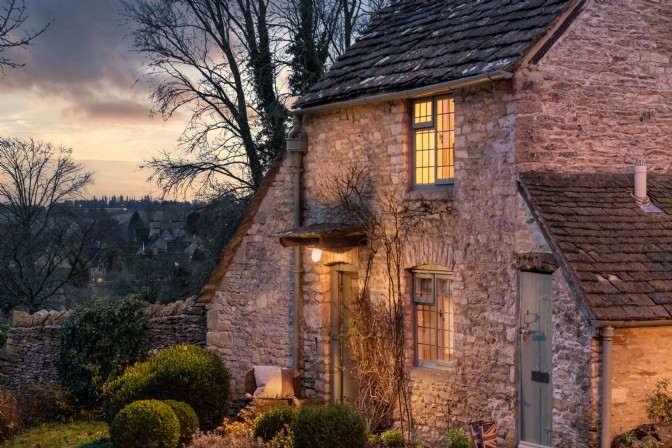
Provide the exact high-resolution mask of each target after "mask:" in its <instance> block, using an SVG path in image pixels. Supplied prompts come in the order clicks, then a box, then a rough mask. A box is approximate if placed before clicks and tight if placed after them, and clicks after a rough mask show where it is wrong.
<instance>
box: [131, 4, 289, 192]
mask: <svg viewBox="0 0 672 448" xmlns="http://www.w3.org/2000/svg"><path fill="white" fill-rule="evenodd" d="M123 3H124V14H125V15H126V17H128V18H129V19H130V21H131V22H132V23H134V24H135V26H136V28H135V31H134V32H133V37H134V46H135V48H136V50H137V51H139V52H141V53H143V54H145V56H146V57H147V67H148V69H149V74H150V77H151V78H152V80H153V81H154V82H155V86H154V93H153V95H152V99H153V100H154V103H155V112H158V113H161V114H162V115H163V116H164V117H165V118H168V117H170V116H172V115H173V114H175V113H176V112H177V111H181V110H185V111H187V112H188V113H189V114H190V115H191V120H190V122H189V125H188V127H187V129H186V130H185V132H184V134H183V136H182V140H181V149H183V150H184V152H185V153H186V154H184V155H178V156H174V155H172V154H171V153H170V152H168V151H164V152H163V153H162V154H161V156H160V157H156V158H154V159H152V160H150V161H148V162H147V165H148V166H149V167H151V168H152V169H153V170H154V173H155V174H154V180H156V181H157V182H158V184H159V185H160V186H161V187H162V188H163V189H164V191H167V192H171V191H172V192H176V191H179V190H180V189H181V188H183V187H191V186H199V187H205V188H206V189H214V190H222V189H224V190H227V191H239V192H243V193H250V192H253V191H256V189H257V188H258V187H259V185H260V184H261V180H262V178H263V175H264V172H265V170H266V169H267V167H268V165H269V164H270V162H271V161H272V160H273V158H274V156H275V154H276V153H277V151H279V149H280V145H281V142H282V139H283V137H284V132H285V122H286V120H287V116H288V112H287V109H286V107H285V106H284V105H283V103H282V101H281V100H280V95H279V94H278V90H277V87H276V81H277V75H278V70H277V68H276V67H275V58H274V51H275V49H274V48H273V46H272V45H273V42H274V40H273V39H272V29H271V27H270V24H269V23H270V22H269V21H270V11H269V6H270V3H269V0H254V1H252V0H235V1H234V0H232V1H225V0H137V1H136V0H133V1H131V0H129V1H124V2H123Z"/></svg>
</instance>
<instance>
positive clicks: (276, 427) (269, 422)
mask: <svg viewBox="0 0 672 448" xmlns="http://www.w3.org/2000/svg"><path fill="white" fill-rule="evenodd" d="M295 413H296V410H295V409H294V408H291V407H289V406H282V407H277V408H273V409H269V410H268V411H266V412H264V413H263V414H261V416H259V418H258V419H257V421H256V423H255V425H254V430H253V434H254V437H261V438H262V439H263V440H264V442H269V441H270V440H271V439H272V438H273V437H275V435H276V434H278V433H279V432H280V431H282V430H283V429H284V428H285V425H291V423H292V419H293V418H294V414H295Z"/></svg>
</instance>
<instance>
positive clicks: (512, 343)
mask: <svg viewBox="0 0 672 448" xmlns="http://www.w3.org/2000/svg"><path fill="white" fill-rule="evenodd" d="M454 96H455V104H456V116H455V122H456V129H455V142H456V151H455V157H456V175H455V187H454V189H453V190H452V191H444V192H432V193H425V194H423V193H419V192H412V191H408V173H407V166H408V152H409V145H408V133H409V132H408V129H409V123H408V120H409V114H408V110H407V105H406V104H405V103H384V104H378V105H368V106H361V107H356V108H350V109H346V110H338V111H333V112H326V113H322V114H318V115H314V116H309V117H308V118H307V119H306V120H305V128H306V131H307V133H308V137H309V151H308V154H307V155H306V159H305V167H306V171H305V177H306V186H307V191H306V198H307V202H306V212H307V216H308V220H309V222H320V220H324V219H325V212H324V210H323V207H322V206H321V204H320V201H319V200H318V198H319V197H320V192H321V191H323V190H324V187H323V186H321V185H323V184H324V178H325V176H326V175H328V174H327V173H330V174H331V175H334V174H337V173H339V172H343V171H344V170H345V169H347V167H348V166H355V167H358V168H365V169H366V172H367V173H368V177H369V179H370V181H371V182H372V186H373V191H374V196H375V195H376V194H378V195H379V196H380V195H384V194H390V195H392V196H395V197H400V198H405V200H406V201H415V200H419V198H420V197H422V196H425V199H429V200H430V202H433V203H434V204H435V206H436V209H437V210H438V211H439V213H436V214H433V215H431V216H427V218H426V219H425V220H424V221H423V222H421V223H420V225H419V227H418V228H417V230H415V231H414V232H413V233H412V234H411V235H410V236H409V238H408V242H407V245H406V250H405V252H404V258H403V264H404V266H403V267H404V268H405V269H408V270H410V269H412V268H413V267H415V266H418V265H422V264H435V265H440V266H444V267H445V268H447V269H450V270H452V271H453V273H454V302H455V305H454V306H455V309H454V312H455V318H454V322H455V353H456V360H455V362H454V364H453V366H452V367H450V368H447V369H442V370H441V369H429V368H419V367H413V357H414V354H413V332H412V324H411V322H412V319H413V315H412V306H411V303H410V295H409V297H407V300H408V301H407V304H406V305H407V309H408V314H407V319H408V320H407V325H408V334H407V336H408V338H407V341H408V350H407V356H408V364H409V367H410V379H411V391H412V396H411V402H412V407H413V418H414V421H415V422H416V428H417V436H418V438H419V439H422V440H425V441H426V442H428V443H429V444H430V445H432V446H438V445H440V444H441V443H442V439H443V434H444V433H445V430H446V429H448V427H449V425H462V424H465V423H466V422H468V421H471V420H476V419H493V420H494V421H496V423H497V427H498V437H499V444H500V445H502V446H515V444H516V438H517V413H518V409H517V381H518V378H517V370H516V369H517V365H516V360H517V355H518V352H517V347H518V346H517V337H518V325H517V319H518V317H517V316H518V315H517V309H516V304H517V292H516V291H517V288H516V284H517V269H516V265H515V262H514V254H515V253H516V252H535V251H536V252H540V251H546V252H548V250H549V249H548V246H547V245H546V244H545V242H544V240H543V236H541V234H540V232H539V231H538V229H536V228H535V226H534V225H533V220H532V218H531V216H530V214H529V211H528V210H527V208H526V206H525V205H524V204H523V202H522V200H521V198H520V196H519V195H518V192H517V184H516V179H517V177H516V176H517V168H516V159H515V153H514V139H515V129H514V125H515V115H514V114H515V105H514V103H513V102H512V99H513V93H512V90H511V85H510V84H507V83H497V84H495V85H490V86H488V87H486V88H480V89H479V88H471V89H467V90H461V91H457V92H455V93H454ZM374 206H378V207H380V204H376V203H375V202H374ZM364 255H365V254H364V251H363V250H360V261H359V263H358V265H357V267H358V268H359V271H360V277H361V276H362V275H363V273H364V269H363V266H364V258H362V257H363V256H364ZM304 270H305V273H306V275H305V283H306V284H305V286H304V288H305V289H304V295H305V296H304V300H305V303H306V311H305V316H306V333H305V334H304V335H303V336H304V341H305V346H304V350H305V353H306V369H305V371H304V372H303V374H304V375H306V376H307V377H311V378H313V379H314V381H315V384H316V387H315V393H316V395H318V396H320V395H321V396H323V397H325V398H328V397H329V393H330V391H329V340H330V337H331V335H330V334H329V330H328V322H329V300H330V293H331V291H330V285H329V272H330V268H329V266H325V264H324V263H323V262H321V263H313V262H312V261H310V260H309V259H308V260H306V262H305V263H304ZM372 272H373V274H372V280H371V285H372V286H371V287H372V295H373V296H376V295H378V296H379V297H383V296H384V295H385V294H386V292H387V291H386V289H385V288H386V282H385V280H384V275H385V272H384V269H383V268H382V262H381V260H380V259H377V260H376V263H374V268H373V271H372ZM409 279H410V274H409V275H407V276H406V277H405V281H407V280H409ZM405 288H406V289H407V290H410V286H409V285H406V286H405ZM558 294H559V293H558ZM559 300H561V301H563V303H564V302H569V297H568V296H567V295H565V296H561V297H559ZM563 306H564V308H567V309H569V307H570V304H569V303H567V304H564V305H563ZM564 308H563V307H560V308H559V310H560V311H559V313H560V312H561V311H563V310H565V309H564ZM565 311H566V310H565ZM572 311H576V310H575V309H572ZM559 316H560V315H559V314H558V316H556V317H557V318H558V323H557V325H558V326H564V325H568V326H569V325H577V324H578V323H580V322H579V321H580V315H577V316H576V317H574V318H571V319H570V318H566V319H565V320H562V318H560V317H559ZM582 325H583V326H585V322H583V323H582ZM563 331H564V332H566V333H570V332H572V331H573V332H574V333H575V334H577V336H575V337H573V338H571V342H570V341H567V342H558V344H557V347H556V349H557V355H556V356H557V357H558V359H559V360H563V362H562V363H561V364H562V367H563V368H564V369H567V370H569V366H568V365H567V363H568V360H569V359H571V358H572V357H573V356H575V354H576V353H580V354H581V355H582V356H583V357H586V356H588V358H587V359H588V361H587V362H588V363H589V364H590V354H591V349H590V346H591V340H590V338H588V337H586V335H585V334H584V333H582V332H581V331H578V330H577V328H575V327H568V328H567V329H566V330H563ZM577 332H578V333H577ZM563 335H564V333H563ZM591 378H592V377H591V375H590V374H588V375H585V376H579V377H576V376H575V375H574V376H573V375H569V374H568V375H559V376H558V384H557V395H558V400H557V403H556V407H557V417H556V420H557V422H558V425H559V427H561V428H563V429H564V428H569V427H572V426H573V425H575V424H576V422H577V421H578V420H579V419H580V418H584V417H585V415H586V413H588V414H589V413H590V412H591V410H592V407H591V404H590V402H589V401H590V381H591ZM584 394H585V395H586V396H587V397H588V402H586V401H584V402H583V406H585V412H584V409H583V408H581V409H579V408H577V407H572V408H571V410H574V411H577V412H578V413H579V415H580V417H576V416H573V415H570V412H569V411H570V409H568V405H567V403H566V401H567V400H570V399H571V398H572V397H574V396H581V397H583V395H584ZM587 431H589V424H583V425H582V426H578V427H576V428H574V429H572V431H571V432H569V433H568V434H566V435H563V436H559V437H563V439H562V440H563V441H565V440H574V441H581V443H580V445H583V446H587V444H584V443H583V442H584V441H586V440H587V438H588V437H589V436H588V434H587ZM563 443H564V442H563ZM577 446H578V445H577Z"/></svg>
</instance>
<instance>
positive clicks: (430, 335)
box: [413, 271, 453, 366]
mask: <svg viewBox="0 0 672 448" xmlns="http://www.w3.org/2000/svg"><path fill="white" fill-rule="evenodd" d="M413 304H414V308H415V359H416V362H417V364H418V365H430V366H431V365H440V364H442V363H449V362H450V361H452V360H453V277H452V275H451V273H450V272H447V271H446V272H430V271H415V272H414V273H413Z"/></svg>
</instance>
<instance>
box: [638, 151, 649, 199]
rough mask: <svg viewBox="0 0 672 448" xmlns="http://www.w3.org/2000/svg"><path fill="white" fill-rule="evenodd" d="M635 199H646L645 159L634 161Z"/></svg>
mask: <svg viewBox="0 0 672 448" xmlns="http://www.w3.org/2000/svg"><path fill="white" fill-rule="evenodd" d="M635 199H638V200H640V201H646V199H647V194H646V161H645V160H644V159H637V160H636V161H635Z"/></svg>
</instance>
